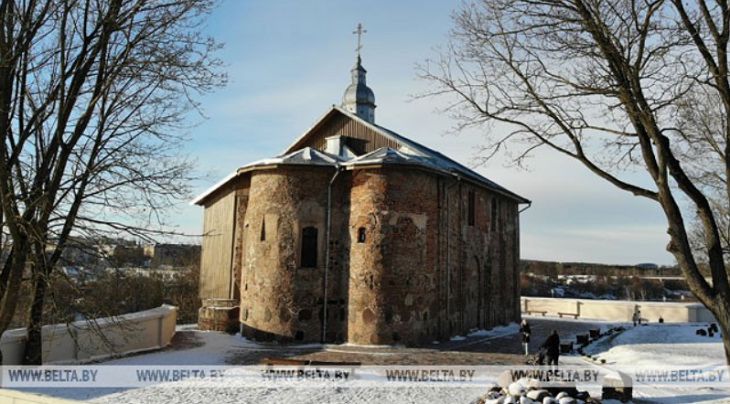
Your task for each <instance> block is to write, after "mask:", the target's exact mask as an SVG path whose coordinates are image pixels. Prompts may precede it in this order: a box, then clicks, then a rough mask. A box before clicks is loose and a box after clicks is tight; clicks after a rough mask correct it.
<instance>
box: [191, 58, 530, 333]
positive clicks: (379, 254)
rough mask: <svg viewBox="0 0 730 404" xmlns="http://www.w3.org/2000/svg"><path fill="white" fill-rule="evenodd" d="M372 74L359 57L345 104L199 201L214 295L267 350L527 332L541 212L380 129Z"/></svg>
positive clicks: (207, 279)
mask: <svg viewBox="0 0 730 404" xmlns="http://www.w3.org/2000/svg"><path fill="white" fill-rule="evenodd" d="M365 75H366V70H365V68H363V66H362V62H361V58H360V55H359V54H358V56H357V59H356V63H355V66H354V67H353V68H352V83H351V84H350V85H349V86H348V87H347V89H346V90H345V94H344V96H343V99H342V104H341V105H340V106H332V107H331V108H330V109H329V110H328V111H326V113H325V114H324V115H323V116H322V117H321V118H320V119H319V120H318V121H317V122H316V123H315V124H314V126H312V128H311V129H309V130H307V131H306V132H305V133H304V134H303V135H301V136H300V137H298V138H296V139H295V140H294V141H293V143H292V144H291V145H290V146H289V147H287V148H286V149H285V150H284V151H283V153H282V154H281V155H279V156H276V157H273V158H268V159H264V160H260V161H256V162H253V163H250V164H246V165H244V166H242V167H241V168H239V169H238V170H236V171H235V172H234V173H232V174H230V175H229V176H227V177H226V178H224V179H223V180H222V181H220V182H219V183H218V184H216V185H214V186H213V187H212V188H210V189H209V190H208V191H206V192H205V193H203V194H202V195H200V196H199V197H197V198H196V199H195V200H194V203H195V204H197V205H199V206H202V207H203V208H204V236H203V246H202V259H201V269H200V270H201V275H200V298H201V299H204V300H205V299H229V300H233V301H234V302H235V303H236V304H238V321H239V322H240V330H241V333H242V335H244V336H245V337H247V338H251V339H255V340H259V341H280V342H348V343H354V344H376V345H381V344H405V345H409V346H412V345H419V344H430V343H431V342H432V341H435V340H447V339H449V338H450V337H452V336H455V335H464V334H465V333H468V332H469V331H471V330H475V329H488V328H491V327H493V326H496V325H500V324H506V323H509V322H513V321H519V319H520V299H519V296H520V285H519V283H520V282H519V262H520V243H519V211H520V206H521V205H523V204H529V203H530V202H529V201H528V200H527V199H525V198H523V197H521V196H519V195H517V194H515V193H513V192H511V191H509V190H507V189H505V188H503V187H501V186H499V185H497V184H496V183H494V182H493V181H490V180H489V179H487V178H485V177H483V176H481V175H479V174H477V173H476V172H474V171H472V170H470V169H469V168H467V167H465V166H463V165H461V164H460V163H458V162H456V161H454V160H452V159H450V158H448V157H446V156H445V155H443V154H441V153H439V152H438V151H436V150H433V149H430V148H428V147H426V146H424V145H422V144H420V143H418V142H417V141H416V140H414V139H411V138H408V137H405V136H403V135H400V134H398V133H396V132H394V131H392V130H390V129H387V128H385V127H383V126H380V125H379V124H377V123H376V119H375V95H374V93H373V91H372V90H371V89H370V88H369V87H368V86H367V84H366V80H365Z"/></svg>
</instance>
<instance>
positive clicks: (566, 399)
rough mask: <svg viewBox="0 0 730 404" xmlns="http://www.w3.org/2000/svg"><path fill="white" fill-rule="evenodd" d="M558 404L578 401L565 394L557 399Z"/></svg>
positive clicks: (569, 403) (572, 403)
mask: <svg viewBox="0 0 730 404" xmlns="http://www.w3.org/2000/svg"><path fill="white" fill-rule="evenodd" d="M558 404H578V401H577V400H576V399H574V398H573V397H568V396H565V397H563V398H561V399H560V400H558Z"/></svg>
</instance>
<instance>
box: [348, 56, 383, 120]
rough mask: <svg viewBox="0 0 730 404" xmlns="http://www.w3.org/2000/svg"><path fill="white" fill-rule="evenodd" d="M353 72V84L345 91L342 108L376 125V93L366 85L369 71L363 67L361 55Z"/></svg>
mask: <svg viewBox="0 0 730 404" xmlns="http://www.w3.org/2000/svg"><path fill="white" fill-rule="evenodd" d="M351 72H352V83H351V84H350V85H349V86H347V89H345V94H344V95H343V96H342V106H343V107H344V108H345V109H346V110H348V111H350V112H352V113H354V114H356V115H358V116H359V117H361V118H363V119H365V120H366V121H368V122H371V123H374V121H375V93H373V90H371V89H370V87H368V86H367V84H366V81H365V74H366V73H367V70H365V68H364V67H362V62H361V60H360V56H359V55H358V57H357V62H356V64H355V67H353V68H352V71H351Z"/></svg>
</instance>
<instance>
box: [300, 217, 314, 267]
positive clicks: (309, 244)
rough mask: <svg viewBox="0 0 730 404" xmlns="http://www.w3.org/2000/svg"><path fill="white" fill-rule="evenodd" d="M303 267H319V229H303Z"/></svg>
mask: <svg viewBox="0 0 730 404" xmlns="http://www.w3.org/2000/svg"><path fill="white" fill-rule="evenodd" d="M301 266H302V267H303V268H316V267H317V228H316V227H311V226H310V227H305V228H303V229H302V255H301Z"/></svg>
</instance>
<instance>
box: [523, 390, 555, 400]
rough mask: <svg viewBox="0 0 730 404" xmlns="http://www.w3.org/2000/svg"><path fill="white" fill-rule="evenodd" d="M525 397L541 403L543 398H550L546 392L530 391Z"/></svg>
mask: <svg viewBox="0 0 730 404" xmlns="http://www.w3.org/2000/svg"><path fill="white" fill-rule="evenodd" d="M526 396H527V397H528V398H530V399H531V400H533V401H538V402H542V401H543V400H544V399H545V397H550V393H549V392H548V391H547V390H542V389H539V390H530V391H528V392H527V394H526Z"/></svg>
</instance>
